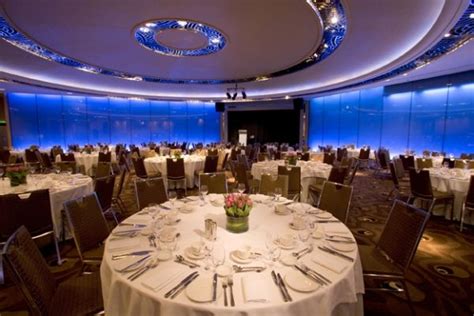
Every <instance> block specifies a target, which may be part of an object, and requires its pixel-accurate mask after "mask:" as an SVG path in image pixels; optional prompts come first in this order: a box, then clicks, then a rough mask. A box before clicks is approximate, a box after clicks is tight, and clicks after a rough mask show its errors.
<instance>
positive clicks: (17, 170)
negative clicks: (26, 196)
mask: <svg viewBox="0 0 474 316" xmlns="http://www.w3.org/2000/svg"><path fill="white" fill-rule="evenodd" d="M27 174H28V171H27V169H26V167H24V166H15V167H8V168H7V169H6V173H5V175H6V176H7V177H8V178H9V179H10V185H11V186H12V187H16V186H18V185H20V184H26V176H27Z"/></svg>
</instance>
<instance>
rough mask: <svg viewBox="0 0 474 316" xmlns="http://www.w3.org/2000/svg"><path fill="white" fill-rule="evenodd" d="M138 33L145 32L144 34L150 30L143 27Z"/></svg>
mask: <svg viewBox="0 0 474 316" xmlns="http://www.w3.org/2000/svg"><path fill="white" fill-rule="evenodd" d="M140 31H142V32H145V33H149V32H151V30H150V29H149V28H147V27H144V26H142V27H141V28H140Z"/></svg>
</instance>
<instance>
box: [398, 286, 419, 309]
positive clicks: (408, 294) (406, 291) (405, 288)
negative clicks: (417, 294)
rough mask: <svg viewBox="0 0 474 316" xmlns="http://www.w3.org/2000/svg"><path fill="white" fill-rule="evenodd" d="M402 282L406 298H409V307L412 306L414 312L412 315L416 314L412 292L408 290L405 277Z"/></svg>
mask: <svg viewBox="0 0 474 316" xmlns="http://www.w3.org/2000/svg"><path fill="white" fill-rule="evenodd" d="M401 283H402V286H403V289H404V291H405V295H406V298H407V301H408V307H409V308H410V311H411V312H412V315H416V312H415V309H414V307H413V303H412V301H411V297H410V292H409V291H408V287H407V284H406V282H405V280H404V279H402V280H401Z"/></svg>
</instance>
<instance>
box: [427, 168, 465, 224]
mask: <svg viewBox="0 0 474 316" xmlns="http://www.w3.org/2000/svg"><path fill="white" fill-rule="evenodd" d="M426 170H428V171H429V172H430V180H431V186H432V187H433V189H436V190H438V191H441V192H449V193H452V194H453V195H454V214H453V218H454V219H460V217H461V209H462V205H463V203H464V199H465V197H466V195H467V191H468V190H469V181H470V179H471V176H472V175H474V170H472V169H467V170H464V169H458V168H454V169H448V168H428V169H426ZM439 207H440V208H443V210H444V207H443V205H442V204H440V206H439ZM434 213H435V214H437V215H439V214H440V211H439V210H438V209H435V210H434ZM445 217H446V218H447V219H449V218H451V214H450V213H448V212H447V213H446V214H445ZM465 222H466V223H468V224H473V223H474V216H473V214H471V217H470V218H467V217H466V218H465Z"/></svg>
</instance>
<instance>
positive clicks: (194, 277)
mask: <svg viewBox="0 0 474 316" xmlns="http://www.w3.org/2000/svg"><path fill="white" fill-rule="evenodd" d="M198 276H199V273H198V274H196V275H193V276H192V277H191V278H190V279H189V280H187V281H186V282H184V283H183V285H182V286H181V287H180V288H179V289H178V290H176V292H174V293H173V294H171V296H170V298H171V299H173V298H175V297H176V295H178V294H179V293H181V291H182V290H184V289H185V288H186V287H187V286H188V285H189V284H191V282H193V281H194V279H196V278H197V277H198Z"/></svg>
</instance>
